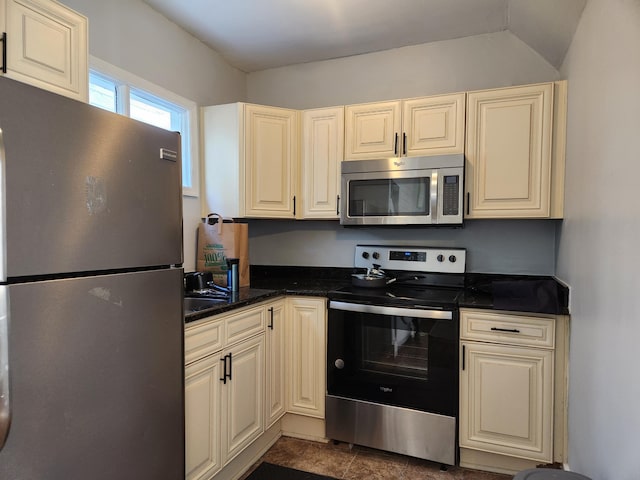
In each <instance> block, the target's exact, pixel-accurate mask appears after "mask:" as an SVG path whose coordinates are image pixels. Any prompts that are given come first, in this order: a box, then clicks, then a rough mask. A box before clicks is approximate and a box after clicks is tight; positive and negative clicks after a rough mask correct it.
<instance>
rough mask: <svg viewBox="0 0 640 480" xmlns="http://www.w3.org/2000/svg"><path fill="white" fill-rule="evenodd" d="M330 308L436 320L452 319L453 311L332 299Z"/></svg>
mask: <svg viewBox="0 0 640 480" xmlns="http://www.w3.org/2000/svg"><path fill="white" fill-rule="evenodd" d="M329 308H330V309H334V310H345V311H347V312H358V313H373V314H377V315H392V316H396V317H416V318H434V319H436V320H451V319H453V312H451V311H445V310H429V309H422V308H401V307H385V306H381V305H366V304H362V303H348V302H336V301H333V300H332V301H330V302H329Z"/></svg>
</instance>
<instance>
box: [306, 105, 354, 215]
mask: <svg viewBox="0 0 640 480" xmlns="http://www.w3.org/2000/svg"><path fill="white" fill-rule="evenodd" d="M302 128H303V137H304V138H303V145H302V201H303V208H302V217H303V218H324V219H337V218H339V215H338V195H339V194H340V163H341V162H342V160H343V157H344V153H343V152H344V108H343V107H338V108H322V109H317V110H306V111H305V112H304V113H303V114H302Z"/></svg>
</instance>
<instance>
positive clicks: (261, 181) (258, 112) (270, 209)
mask: <svg viewBox="0 0 640 480" xmlns="http://www.w3.org/2000/svg"><path fill="white" fill-rule="evenodd" d="M244 134H245V169H246V170H245V188H246V191H245V196H246V203H245V207H246V211H245V214H246V216H247V217H283V218H291V217H293V216H295V213H296V210H295V209H296V205H295V202H296V199H295V194H296V188H295V187H296V178H297V174H298V168H297V165H298V151H297V145H298V112H296V111H295V110H287V109H283V108H274V107H264V106H261V105H246V106H245V121H244Z"/></svg>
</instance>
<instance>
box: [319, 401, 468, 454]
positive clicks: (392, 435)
mask: <svg viewBox="0 0 640 480" xmlns="http://www.w3.org/2000/svg"><path fill="white" fill-rule="evenodd" d="M326 436H327V438H330V439H333V440H339V441H342V442H348V443H354V444H357V445H362V446H365V447H371V448H377V449H380V450H386V451H389V452H395V453H399V454H402V455H409V456H412V457H417V458H422V459H425V460H431V461H433V462H440V463H443V464H447V465H455V464H456V419H455V417H449V416H446V415H438V414H434V413H428V412H421V411H418V410H410V409H407V408H402V407H395V406H391V405H381V404H378V403H372V402H365V401H361V400H352V399H347V398H342V397H337V396H333V395H327V397H326Z"/></svg>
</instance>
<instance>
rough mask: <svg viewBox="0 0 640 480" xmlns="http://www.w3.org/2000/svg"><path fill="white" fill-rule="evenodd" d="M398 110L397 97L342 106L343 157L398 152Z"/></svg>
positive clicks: (377, 156) (378, 156)
mask: <svg viewBox="0 0 640 480" xmlns="http://www.w3.org/2000/svg"><path fill="white" fill-rule="evenodd" d="M400 113H401V111H400V102H399V101H396V102H381V103H369V104H362V105H348V106H347V107H345V159H346V160H357V159H365V158H384V157H393V156H396V155H398V148H399V141H400V140H399V138H398V137H397V136H398V135H399V133H400V125H401V121H402V120H401V116H400Z"/></svg>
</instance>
